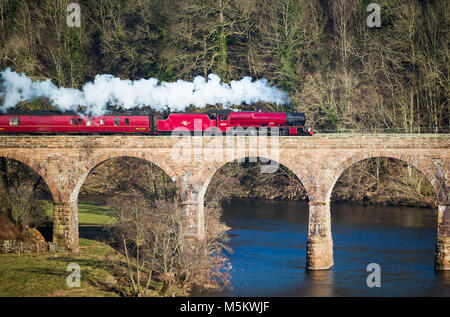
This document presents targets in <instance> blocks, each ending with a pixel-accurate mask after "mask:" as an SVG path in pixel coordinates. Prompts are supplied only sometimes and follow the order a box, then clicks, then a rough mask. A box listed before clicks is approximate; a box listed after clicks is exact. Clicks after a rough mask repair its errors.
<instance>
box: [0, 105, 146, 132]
mask: <svg viewBox="0 0 450 317" xmlns="http://www.w3.org/2000/svg"><path fill="white" fill-rule="evenodd" d="M152 125H153V123H152V117H150V116H149V115H138V114H136V113H126V112H124V113H116V114H114V113H111V114H108V115H107V116H99V117H92V116H80V115H79V114H76V113H69V112H65V113H59V112H36V111H33V112H25V111H23V112H19V111H14V112H8V113H6V114H4V115H0V132H7V133H99V134H100V133H149V132H151V130H152V129H151V127H152Z"/></svg>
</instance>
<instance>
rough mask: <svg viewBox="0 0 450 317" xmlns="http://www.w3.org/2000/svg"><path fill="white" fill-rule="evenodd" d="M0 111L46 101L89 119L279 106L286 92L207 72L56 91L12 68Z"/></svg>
mask: <svg viewBox="0 0 450 317" xmlns="http://www.w3.org/2000/svg"><path fill="white" fill-rule="evenodd" d="M0 77H1V83H0V98H2V99H3V102H2V105H1V106H0V111H3V112H4V111H6V110H7V109H9V108H12V107H14V106H15V105H17V104H18V103H19V102H22V101H30V100H32V99H34V98H39V97H45V98H47V99H48V100H50V102H51V103H52V104H53V105H55V106H56V107H58V108H59V109H60V110H61V111H69V110H71V111H77V108H78V106H86V112H87V113H88V114H91V115H101V114H104V113H105V112H107V106H109V105H115V106H120V107H122V108H123V109H134V108H140V107H143V106H149V107H151V108H153V109H155V110H164V109H166V108H167V107H169V109H170V110H171V111H183V110H184V109H185V108H186V107H187V106H189V105H194V106H197V107H205V106H206V105H215V104H222V106H224V107H229V106H231V105H240V104H242V103H245V104H253V103H255V102H260V101H262V102H268V103H274V104H277V105H280V104H285V103H287V102H288V101H289V97H288V95H287V93H286V92H283V91H281V90H280V89H278V88H277V87H271V86H270V85H269V84H268V83H267V80H265V79H264V78H263V79H259V80H256V81H252V79H251V78H250V77H244V78H243V79H241V80H238V81H236V80H233V81H231V82H230V83H229V84H227V83H222V82H221V80H220V77H219V76H217V75H215V74H210V75H209V76H208V79H206V78H204V77H201V76H198V77H195V78H194V80H193V81H192V82H187V81H184V80H178V81H176V82H161V83H159V82H158V80H157V79H155V78H150V79H139V80H134V81H132V80H122V79H120V78H117V77H114V76H112V75H97V76H96V77H95V79H94V81H93V82H89V83H86V84H85V85H84V86H83V87H82V88H81V89H80V90H78V89H74V88H64V87H62V88H59V87H57V86H56V85H55V84H53V83H52V82H51V81H50V79H47V80H44V81H32V80H31V79H30V78H29V77H28V76H27V75H25V74H24V73H21V74H19V73H16V72H14V71H12V70H11V69H10V68H7V69H5V70H4V71H3V72H0Z"/></svg>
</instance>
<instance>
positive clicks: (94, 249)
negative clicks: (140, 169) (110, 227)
mask: <svg viewBox="0 0 450 317" xmlns="http://www.w3.org/2000/svg"><path fill="white" fill-rule="evenodd" d="M78 211H79V223H80V252H79V253H78V254H72V253H45V254H1V255H0V296H102V297H104V296H119V295H120V292H121V291H119V288H118V286H117V284H118V281H117V279H116V277H115V272H116V270H117V269H120V267H121V263H122V262H123V261H124V259H123V256H122V255H121V254H119V253H118V252H116V251H115V250H114V249H112V248H111V247H110V246H108V245H107V244H106V243H104V242H102V236H103V238H106V237H105V236H104V231H103V228H104V225H105V224H110V223H112V221H113V219H112V218H111V217H110V216H109V215H108V208H107V207H105V206H102V205H96V204H93V203H80V204H79V206H78ZM47 212H48V216H49V218H50V219H52V218H53V209H52V208H51V204H49V205H48V208H47ZM81 233H83V234H81ZM89 235H90V236H92V237H90V238H89ZM98 240H100V241H98ZM70 263H77V264H78V265H79V266H80V269H81V287H79V288H78V287H75V288H70V287H68V286H67V284H66V278H67V276H68V275H69V274H70V273H71V272H67V266H68V264H70Z"/></svg>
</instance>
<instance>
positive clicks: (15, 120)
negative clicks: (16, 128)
mask: <svg viewBox="0 0 450 317" xmlns="http://www.w3.org/2000/svg"><path fill="white" fill-rule="evenodd" d="M9 125H20V118H9Z"/></svg>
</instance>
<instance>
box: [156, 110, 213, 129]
mask: <svg viewBox="0 0 450 317" xmlns="http://www.w3.org/2000/svg"><path fill="white" fill-rule="evenodd" d="M212 121H214V120H211V119H210V118H209V116H208V115H207V114H206V113H171V114H169V116H168V117H167V119H165V120H158V131H175V130H181V131H183V130H185V131H206V130H209V129H211V127H215V126H216V125H215V122H212Z"/></svg>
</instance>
